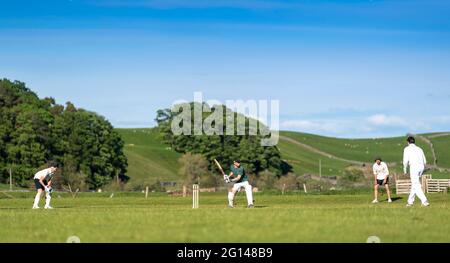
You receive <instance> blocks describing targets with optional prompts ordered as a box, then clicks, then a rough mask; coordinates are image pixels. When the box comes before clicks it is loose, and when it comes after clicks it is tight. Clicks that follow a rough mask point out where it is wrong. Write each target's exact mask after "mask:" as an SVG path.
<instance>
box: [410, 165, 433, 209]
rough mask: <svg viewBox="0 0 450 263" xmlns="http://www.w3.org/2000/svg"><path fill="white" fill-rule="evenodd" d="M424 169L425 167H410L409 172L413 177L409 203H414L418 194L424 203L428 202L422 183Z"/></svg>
mask: <svg viewBox="0 0 450 263" xmlns="http://www.w3.org/2000/svg"><path fill="white" fill-rule="evenodd" d="M423 170H424V168H422V167H418V168H414V167H411V168H410V171H409V174H410V177H411V193H410V195H409V198H408V204H410V205H412V204H414V200H415V198H416V195H417V197H418V198H419V199H420V201H421V202H422V204H426V203H428V200H427V197H426V196H425V194H424V193H423V189H422V184H421V183H420V178H421V177H422V174H423Z"/></svg>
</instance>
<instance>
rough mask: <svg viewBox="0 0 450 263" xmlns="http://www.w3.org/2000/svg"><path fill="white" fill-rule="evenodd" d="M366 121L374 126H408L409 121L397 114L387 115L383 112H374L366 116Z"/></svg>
mask: <svg viewBox="0 0 450 263" xmlns="http://www.w3.org/2000/svg"><path fill="white" fill-rule="evenodd" d="M367 121H368V122H369V124H371V125H375V126H397V127H408V126H409V123H408V121H406V120H405V119H403V118H401V117H398V116H388V115H385V114H376V115H372V116H370V117H369V118H367Z"/></svg>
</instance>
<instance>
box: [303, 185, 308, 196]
mask: <svg viewBox="0 0 450 263" xmlns="http://www.w3.org/2000/svg"><path fill="white" fill-rule="evenodd" d="M303 191H305V194H307V193H308V191H307V190H306V184H303Z"/></svg>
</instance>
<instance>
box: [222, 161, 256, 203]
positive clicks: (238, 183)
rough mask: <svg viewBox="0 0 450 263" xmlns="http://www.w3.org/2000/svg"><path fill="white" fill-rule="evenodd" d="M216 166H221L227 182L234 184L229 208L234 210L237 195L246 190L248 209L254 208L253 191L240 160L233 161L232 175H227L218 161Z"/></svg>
mask: <svg viewBox="0 0 450 263" xmlns="http://www.w3.org/2000/svg"><path fill="white" fill-rule="evenodd" d="M216 164H217V165H218V166H219V169H220V170H221V172H222V173H223V176H224V180H225V182H226V183H232V184H233V186H232V187H231V188H230V189H229V191H228V207H229V208H234V197H235V196H236V193H238V192H239V191H240V190H241V189H242V188H244V189H245V193H246V195H247V204H248V206H247V207H248V208H253V207H254V206H253V189H252V186H251V185H250V183H249V182H248V177H247V174H246V173H245V169H244V167H242V166H241V162H240V161H239V160H234V161H233V165H231V168H230V170H231V172H230V175H226V174H225V172H224V171H223V169H222V167H221V166H220V164H219V163H218V162H217V161H216Z"/></svg>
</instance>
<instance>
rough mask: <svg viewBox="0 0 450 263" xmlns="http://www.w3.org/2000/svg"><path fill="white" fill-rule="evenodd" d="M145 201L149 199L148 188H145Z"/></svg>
mask: <svg viewBox="0 0 450 263" xmlns="http://www.w3.org/2000/svg"><path fill="white" fill-rule="evenodd" d="M145 199H148V186H147V187H145Z"/></svg>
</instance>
